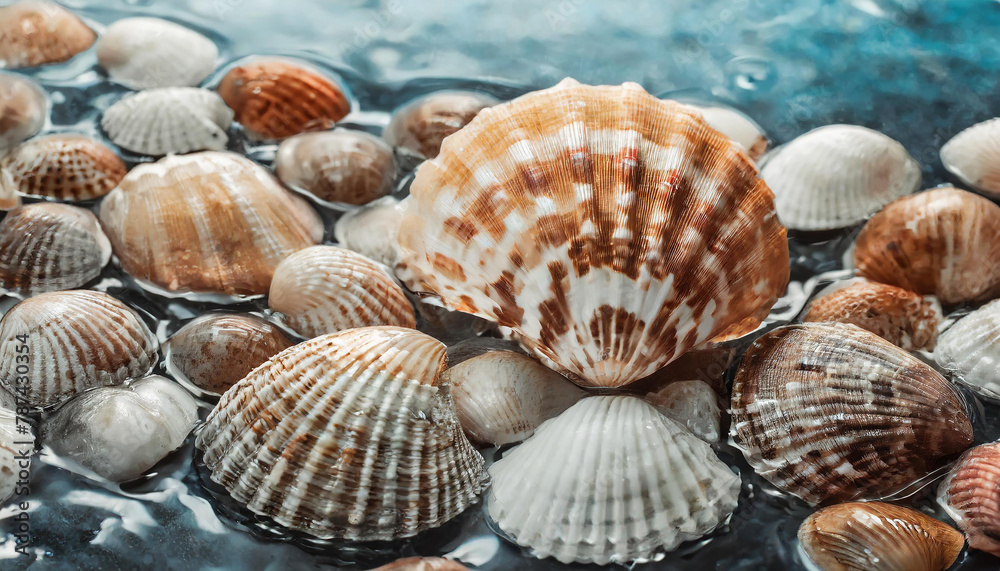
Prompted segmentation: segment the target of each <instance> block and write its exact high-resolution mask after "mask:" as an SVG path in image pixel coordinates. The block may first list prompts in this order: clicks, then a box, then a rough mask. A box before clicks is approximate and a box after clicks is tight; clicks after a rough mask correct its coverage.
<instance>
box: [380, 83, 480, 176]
mask: <svg viewBox="0 0 1000 571" xmlns="http://www.w3.org/2000/svg"><path fill="white" fill-rule="evenodd" d="M497 103H498V101H497V100H496V99H495V98H494V97H492V96H490V95H487V94H485V93H478V92H474V91H438V92H436V93H431V94H429V95H425V96H423V97H420V98H418V99H416V100H414V101H411V102H410V103H408V104H406V105H404V106H403V107H400V108H399V109H397V110H396V112H395V113H393V115H392V120H390V121H389V126H388V127H386V128H385V132H384V133H383V134H382V136H383V137H384V138H385V140H386V141H387V142H388V143H389V144H390V145H392V146H393V147H401V148H403V149H406V150H407V151H410V152H412V153H414V154H415V155H418V156H421V157H424V158H428V159H433V158H434V157H436V156H438V153H439V152H440V151H441V142H442V141H443V140H444V138H445V137H447V136H448V135H451V134H452V133H454V132H456V131H458V130H459V129H461V128H462V127H465V126H466V125H468V124H469V122H470V121H472V120H473V119H474V118H475V117H476V115H477V114H478V113H479V112H480V111H482V110H483V109H485V108H487V107H492V106H493V105H496V104H497Z"/></svg>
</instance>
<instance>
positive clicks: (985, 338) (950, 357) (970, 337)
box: [934, 300, 1000, 401]
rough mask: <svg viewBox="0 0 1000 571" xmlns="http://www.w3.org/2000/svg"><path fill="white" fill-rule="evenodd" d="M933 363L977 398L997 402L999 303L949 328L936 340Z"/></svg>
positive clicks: (999, 387) (999, 388)
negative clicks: (977, 396) (952, 376)
mask: <svg viewBox="0 0 1000 571" xmlns="http://www.w3.org/2000/svg"><path fill="white" fill-rule="evenodd" d="M934 360H935V361H937V364H938V365H941V368H943V369H945V370H946V371H948V372H950V373H952V375H954V377H955V379H956V380H958V381H960V382H961V383H962V384H963V385H965V386H967V387H969V388H970V389H971V390H972V391H973V392H975V393H976V394H977V395H979V396H981V397H983V398H985V399H988V400H991V401H1000V370H998V369H997V364H998V363H1000V300H995V301H991V302H990V303H987V304H986V305H984V306H982V307H980V308H979V309H977V310H975V311H973V312H972V313H970V314H968V315H966V316H965V317H963V318H962V319H960V320H958V322H956V323H955V324H954V325H952V326H951V327H949V328H948V329H947V330H946V331H945V332H944V333H943V334H942V335H941V337H940V339H939V340H938V346H937V348H936V349H935V350H934Z"/></svg>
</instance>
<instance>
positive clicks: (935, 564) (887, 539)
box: [798, 502, 965, 571]
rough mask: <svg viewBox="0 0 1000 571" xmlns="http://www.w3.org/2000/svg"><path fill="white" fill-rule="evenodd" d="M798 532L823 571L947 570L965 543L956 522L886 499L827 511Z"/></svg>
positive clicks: (812, 519) (839, 506)
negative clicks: (935, 517)
mask: <svg viewBox="0 0 1000 571" xmlns="http://www.w3.org/2000/svg"><path fill="white" fill-rule="evenodd" d="M798 535H799V542H801V543H802V548H803V549H805V552H806V554H808V555H809V558H810V559H812V561H813V563H815V564H816V565H817V566H818V567H819V568H820V569H821V570H822V571H944V570H945V569H947V568H949V567H951V564H952V563H954V562H955V560H956V559H957V558H958V554H959V553H961V552H962V547H963V546H964V545H965V538H963V537H962V534H961V533H959V532H958V531H956V530H955V529H954V528H952V527H951V526H949V525H947V524H944V523H941V522H940V521H938V520H936V519H934V518H932V517H930V516H928V515H924V514H922V513H920V512H918V511H914V510H911V509H908V508H904V507H899V506H894V505H892V504H886V503H882V502H864V503H861V502H850V503H846V504H839V505H835V506H830V507H828V508H824V509H821V510H819V511H818V512H816V513H814V514H812V515H811V516H809V517H808V518H806V520H805V521H804V522H802V526H801V527H799V534H798Z"/></svg>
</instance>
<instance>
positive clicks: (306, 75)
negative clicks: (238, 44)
mask: <svg viewBox="0 0 1000 571" xmlns="http://www.w3.org/2000/svg"><path fill="white" fill-rule="evenodd" d="M217 89H218V92H219V95H221V96H222V99H223V100H224V101H225V102H226V105H228V106H229V107H230V108H232V110H233V111H235V112H236V120H237V121H238V122H239V123H240V124H241V125H243V128H244V129H246V131H247V134H248V135H250V137H251V138H255V139H284V138H285V137H290V136H292V135H297V134H299V133H302V132H305V131H321V130H324V129H329V128H330V127H333V125H334V124H335V123H336V122H337V121H340V120H341V119H343V118H344V117H345V116H346V115H347V114H348V113H349V112H350V111H351V103H350V101H348V100H347V96H346V95H344V92H343V90H342V89H341V88H340V87H339V86H337V85H336V84H335V83H334V82H333V81H332V80H330V79H329V78H327V77H324V76H323V75H321V74H320V73H319V71H317V70H315V69H313V68H312V67H310V66H308V65H306V64H304V63H301V62H297V61H294V60H288V59H281V58H258V59H255V60H253V61H250V62H247V63H244V64H241V65H238V66H236V67H234V68H233V69H231V70H229V72H228V73H226V75H225V77H223V78H222V82H220V83H219V87H218V88H217Z"/></svg>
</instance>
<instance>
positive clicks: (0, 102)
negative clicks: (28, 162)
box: [0, 8, 48, 186]
mask: <svg viewBox="0 0 1000 571" xmlns="http://www.w3.org/2000/svg"><path fill="white" fill-rule="evenodd" d="M2 10H3V8H0V11H2ZM47 114H48V102H46V100H45V92H44V91H43V90H42V88H41V87H40V86H39V85H38V84H36V83H35V82H34V81H31V80H30V79H28V78H26V77H23V76H20V75H16V74H13V73H2V72H0V155H3V154H4V153H6V152H7V151H8V150H9V149H10V148H11V147H14V146H17V145H18V144H19V143H21V141H24V140H25V139H27V138H28V137H31V136H32V135H34V134H35V133H37V132H38V131H40V130H41V129H42V127H43V126H44V125H45V117H46V115H47ZM0 186H2V185H0Z"/></svg>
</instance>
